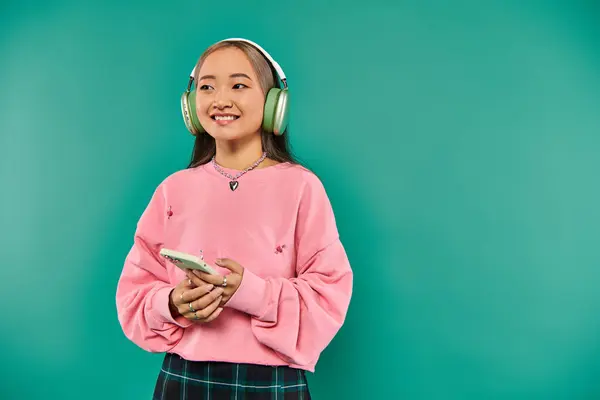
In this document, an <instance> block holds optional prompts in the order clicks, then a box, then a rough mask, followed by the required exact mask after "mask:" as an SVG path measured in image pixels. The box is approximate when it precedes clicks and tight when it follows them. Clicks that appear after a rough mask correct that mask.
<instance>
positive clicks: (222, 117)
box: [215, 115, 236, 121]
mask: <svg viewBox="0 0 600 400" xmlns="http://www.w3.org/2000/svg"><path fill="white" fill-rule="evenodd" d="M235 118H236V117H235V116H234V115H215V119H216V120H217V121H233V120H234V119H235Z"/></svg>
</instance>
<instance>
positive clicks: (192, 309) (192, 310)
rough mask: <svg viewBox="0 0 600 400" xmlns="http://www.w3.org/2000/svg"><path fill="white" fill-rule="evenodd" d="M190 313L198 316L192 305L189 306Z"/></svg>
mask: <svg viewBox="0 0 600 400" xmlns="http://www.w3.org/2000/svg"><path fill="white" fill-rule="evenodd" d="M188 306H189V308H190V311H191V312H193V313H194V315H195V314H196V310H194V307H192V303H189V304H188Z"/></svg>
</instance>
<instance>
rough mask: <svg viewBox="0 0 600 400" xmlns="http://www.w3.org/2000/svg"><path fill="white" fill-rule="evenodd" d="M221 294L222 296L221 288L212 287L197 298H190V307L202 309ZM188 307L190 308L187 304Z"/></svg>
mask: <svg viewBox="0 0 600 400" xmlns="http://www.w3.org/2000/svg"><path fill="white" fill-rule="evenodd" d="M221 296H223V289H221V288H217V289H213V290H212V291H211V292H210V293H208V294H206V295H204V296H202V297H200V298H198V299H197V300H192V301H191V302H190V304H191V305H192V307H191V308H193V309H194V310H202V309H204V308H206V307H208V306H209V305H210V304H211V303H212V302H214V301H215V299H216V298H218V297H219V298H220V297H221ZM188 308H190V307H189V304H188ZM190 311H192V310H190ZM192 312H193V311H192ZM206 317H208V315H206V316H205V318H206Z"/></svg>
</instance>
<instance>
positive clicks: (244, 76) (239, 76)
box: [198, 72, 252, 81]
mask: <svg viewBox="0 0 600 400" xmlns="http://www.w3.org/2000/svg"><path fill="white" fill-rule="evenodd" d="M229 77H230V78H246V79H249V80H252V79H251V78H250V77H249V76H248V75H246V74H244V73H242V72H238V73H235V74H231V75H229ZM203 79H217V77H216V76H214V75H203V76H202V77H200V79H198V80H199V81H201V80H203Z"/></svg>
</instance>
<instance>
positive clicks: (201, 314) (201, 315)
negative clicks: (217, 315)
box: [191, 296, 221, 320]
mask: <svg viewBox="0 0 600 400" xmlns="http://www.w3.org/2000/svg"><path fill="white" fill-rule="evenodd" d="M205 297H208V296H205ZM220 304H221V297H220V296H219V297H217V298H216V299H214V301H213V302H212V303H210V304H208V305H207V306H206V307H204V308H203V309H201V310H197V311H194V312H192V313H191V314H192V318H195V317H197V318H198V319H199V320H204V319H207V318H208V317H210V315H211V314H212V313H213V312H215V310H216V309H217V307H219V305H220Z"/></svg>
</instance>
